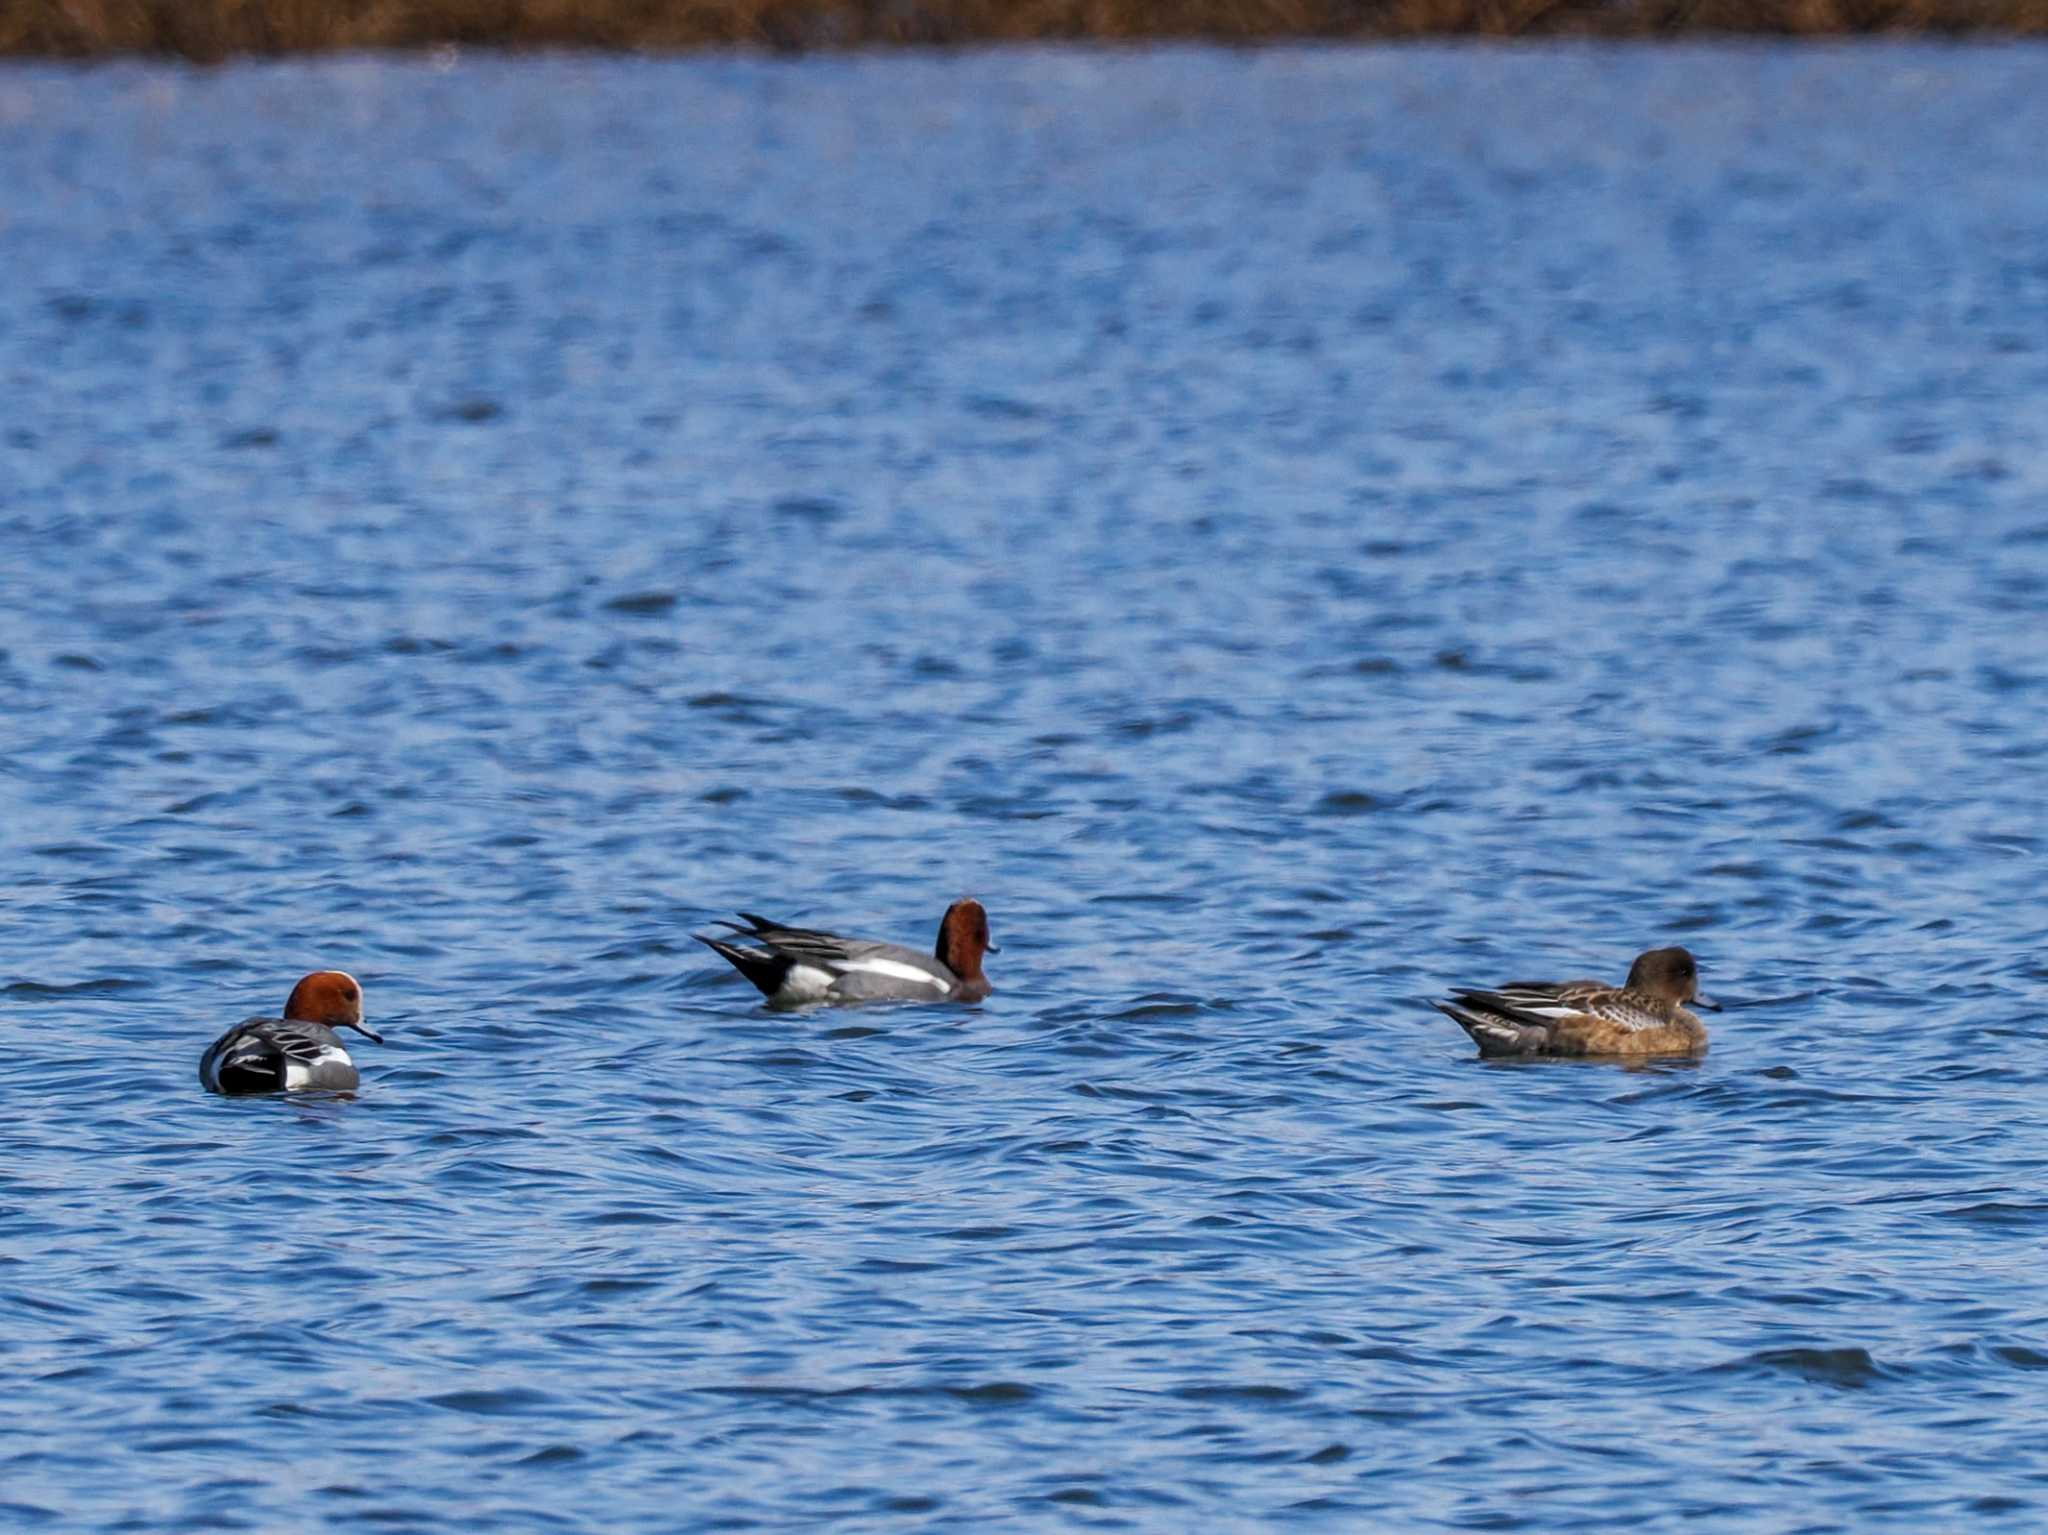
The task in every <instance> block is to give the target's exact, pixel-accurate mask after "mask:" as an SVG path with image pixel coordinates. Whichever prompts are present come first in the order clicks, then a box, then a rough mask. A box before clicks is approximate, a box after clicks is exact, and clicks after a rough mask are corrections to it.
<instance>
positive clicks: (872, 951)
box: [690, 900, 1002, 1007]
mask: <svg viewBox="0 0 2048 1535" xmlns="http://www.w3.org/2000/svg"><path fill="white" fill-rule="evenodd" d="M739 915H740V917H741V921H740V922H721V923H719V926H720V927H723V928H727V929H729V930H730V931H731V932H733V933H736V934H738V935H739V937H738V939H737V940H735V939H732V938H722V937H714V936H711V935H709V934H705V933H693V934H691V935H690V936H691V937H693V938H695V939H696V940H697V941H698V942H699V943H701V944H703V945H704V946H705V947H707V948H709V949H710V950H711V951H712V952H713V953H715V954H718V955H720V956H721V957H722V958H724V959H725V960H727V961H728V962H729V963H730V964H731V965H732V967H733V968H734V969H735V970H737V971H739V973H740V974H741V975H743V976H745V977H746V978H747V979H748V980H750V981H752V982H753V983H754V984H755V985H756V986H757V987H759V988H760V990H761V995H762V996H764V997H766V998H767V999H768V1004H769V1006H771V1007H805V1006H809V1005H811V1004H814V1003H826V1004H837V1003H844V1002H979V1001H981V1000H982V998H984V997H986V996H987V995H988V994H989V993H990V992H991V991H992V990H994V988H993V987H992V986H990V985H989V981H988V977H987V976H985V975H983V974H982V973H981V957H982V956H983V955H984V954H999V953H1001V952H1002V951H1001V950H1000V949H998V948H997V947H996V946H995V945H994V944H992V943H990V942H989V938H988V913H987V912H986V911H984V910H983V909H982V905H981V902H979V901H975V900H959V901H955V902H954V903H953V904H952V905H951V906H948V907H947V908H946V914H945V916H943V917H941V918H940V919H939V941H938V943H937V944H936V945H935V946H934V948H933V950H932V952H931V953H930V954H920V953H918V952H917V950H915V949H908V948H905V947H904V946H903V945H901V944H897V943H884V942H881V941H879V940H877V939H872V938H842V937H840V936H839V935H838V934H837V933H827V932H821V931H819V930H817V929H815V928H808V927H790V926H789V925H788V924H786V923H782V922H771V921H770V920H769V919H768V918H766V917H759V916H756V915H755V914H754V913H752V912H750V911H743V912H741V913H740V914H739Z"/></svg>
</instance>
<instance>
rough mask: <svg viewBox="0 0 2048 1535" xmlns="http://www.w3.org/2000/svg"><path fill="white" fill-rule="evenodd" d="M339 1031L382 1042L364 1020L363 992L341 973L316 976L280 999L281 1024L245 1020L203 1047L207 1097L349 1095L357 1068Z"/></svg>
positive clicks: (202, 1073)
mask: <svg viewBox="0 0 2048 1535" xmlns="http://www.w3.org/2000/svg"><path fill="white" fill-rule="evenodd" d="M336 1029H354V1030H355V1031H356V1032H357V1033H358V1034H360V1035H362V1036H363V1037H364V1038H365V1039H368V1040H371V1041H373V1042H375V1043H376V1044H380V1045H381V1044H383V1043H384V1036H383V1035H381V1034H379V1033H377V1032H375V1031H374V1030H373V1029H371V1028H370V1026H369V1025H368V1024H366V1023H364V1022H363V988H362V986H361V984H360V983H359V982H358V981H357V980H356V978H355V977H354V976H352V975H350V974H349V973H348V972H347V971H345V970H315V971H314V972H313V973H312V974H311V975H308V976H306V977H304V978H303V979H302V980H300V982H299V984H298V985H296V986H294V987H293V988H292V994H291V995H290V996H289V997H287V998H285V1003H284V1016H283V1017H282V1018H245V1019H243V1020H242V1021H241V1022H240V1023H238V1024H236V1025H235V1026H234V1027H233V1028H232V1029H229V1030H228V1031H227V1033H225V1034H223V1035H221V1037H220V1038H219V1039H216V1040H215V1041H214V1042H213V1043H212V1044H211V1045H209V1046H208V1047H207V1050H206V1054H204V1055H202V1056H201V1057H200V1058H199V1080H200V1082H201V1083H203V1084H204V1085H205V1087H206V1090H207V1091H208V1092H210V1093H225V1094H228V1095H229V1096H239V1095H242V1094H245V1093H288V1092H297V1091H299V1090H300V1089H302V1088H324V1089H327V1090H329V1091H332V1092H349V1091H351V1090H353V1089H354V1088H355V1087H356V1085H357V1083H358V1082H359V1081H360V1078H359V1077H358V1076H357V1075H356V1063H355V1062H354V1061H352V1060H350V1059H349V1057H348V1051H346V1050H344V1049H343V1048H342V1046H341V1036H340V1035H338V1034H336V1033H335V1032H334V1031H335V1030H336Z"/></svg>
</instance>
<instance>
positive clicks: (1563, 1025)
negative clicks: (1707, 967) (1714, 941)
mask: <svg viewBox="0 0 2048 1535" xmlns="http://www.w3.org/2000/svg"><path fill="white" fill-rule="evenodd" d="M1688 1002H1690V1003H1691V1004H1692V1005H1693V1006H1694V1007H1700V1008H1705V1009H1707V1010H1708V1011H1709V1012H1719V1011H1720V1008H1719V1006H1718V1004H1716V1003H1713V1002H1709V1001H1708V1000H1707V999H1706V998H1705V997H1703V996H1701V995H1700V967H1699V965H1698V964H1697V963H1695V961H1694V960H1693V957H1692V955H1691V954H1690V953H1689V952H1687V951H1686V950H1684V949H1679V948H1671V949H1650V950H1647V951H1645V952H1644V953H1642V954H1639V955H1637V956H1636V962H1635V963H1634V964H1633V965H1631V966H1629V970H1628V979H1627V980H1626V981H1624V982H1622V983H1621V985H1619V986H1609V985H1606V984H1605V983H1604V982H1601V981H1509V982H1508V983H1507V984H1505V985H1503V986H1496V987H1494V988H1493V989H1491V990H1489V991H1474V990H1463V991H1457V992H1453V993H1452V995H1451V1000H1450V1001H1448V1002H1434V1003H1431V1004H1430V1005H1431V1006H1432V1007H1434V1008H1435V1009H1436V1010H1437V1011H1438V1012H1440V1013H1442V1014H1444V1015H1445V1016H1446V1017H1448V1018H1452V1019H1455V1020H1456V1021H1457V1023H1458V1025H1459V1027H1461V1028H1462V1029H1464V1031H1465V1032H1466V1033H1467V1034H1469V1035H1471V1036H1472V1042H1473V1043H1474V1044H1476V1045H1477V1046H1479V1053H1480V1054H1481V1055H1484V1056H1516V1055H1577V1056H1592V1055H1604V1056H1621V1057H1626V1058H1630V1059H1636V1060H1642V1059H1645V1058H1647V1057H1650V1056H1674V1055H1675V1056H1685V1055H1705V1054H1706V1053H1707V1026H1706V1025H1705V1024H1703V1023H1701V1022H1700V1021H1699V1019H1698V1018H1696V1017H1694V1016H1693V1015H1692V1014H1691V1013H1689V1012H1687V1011H1686V1009H1685V1004H1686V1003H1688Z"/></svg>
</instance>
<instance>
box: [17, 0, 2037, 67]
mask: <svg viewBox="0 0 2048 1535" xmlns="http://www.w3.org/2000/svg"><path fill="white" fill-rule="evenodd" d="M1987 30H1988V31H2004V32H2021V33H2043V32H2048V0H0V53H14V54H44V55H60V56H62V55H89V54H103V53H170V54H182V55H184V56H186V57H188V58H194V59H219V58H224V57H227V56H228V55H231V54H238V53H293V52H301V51H306V50H317V49H333V48H409V47H419V46H425V45H433V44H441V43H455V44H472V45H486V46H500V47H518V48H544V47H581V48H615V49H621V48H622V49H641V50H667V49H682V48H697V47H704V46H707V45H709V46H716V45H732V44H739V45H750V46H760V47H770V48H779V49H809V48H844V47H859V46H867V45H877V44H894V43H911V44H948V43H981V42H998V41H1006V42H1018V41H1052V40H1076V39H1096V40H1132V39H1140V38H1145V39H1167V38H1207V39H1214V40H1220V41H1229V42H1257V41H1277V40H1281V39H1288V38H1346V37H1349V38H1370V37H1414V36H1422V35H1428V34H1444V33H1465V34H1478V35H1487V36H1515V35H1522V34H1552V35H1555V34H1580V35H1594V36H1621V37H1626V36H1641V35H1647V34H1656V33H1668V32H1673V31H1688V32H1751V33H1778V34H1814V33H1841V32H1930V31H1931V32H1965V31H1987Z"/></svg>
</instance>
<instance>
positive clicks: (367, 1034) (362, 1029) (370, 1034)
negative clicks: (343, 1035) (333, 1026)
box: [342, 1023, 384, 1045]
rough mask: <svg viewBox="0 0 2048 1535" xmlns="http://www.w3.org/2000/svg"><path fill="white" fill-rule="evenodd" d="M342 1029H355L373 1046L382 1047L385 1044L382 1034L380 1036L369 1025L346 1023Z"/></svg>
mask: <svg viewBox="0 0 2048 1535" xmlns="http://www.w3.org/2000/svg"><path fill="white" fill-rule="evenodd" d="M342 1027H343V1028H345V1029H354V1030H355V1031H356V1032H357V1033H358V1034H360V1035H362V1036H363V1038H365V1039H367V1040H369V1041H370V1042H371V1043H372V1044H378V1045H381V1044H383V1043H384V1036H383V1035H382V1034H379V1033H378V1032H377V1031H376V1030H375V1029H373V1028H371V1027H370V1026H369V1025H368V1024H367V1023H344V1024H343V1025H342Z"/></svg>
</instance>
